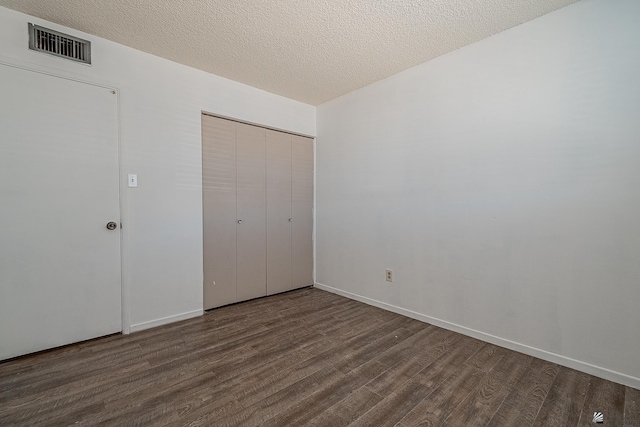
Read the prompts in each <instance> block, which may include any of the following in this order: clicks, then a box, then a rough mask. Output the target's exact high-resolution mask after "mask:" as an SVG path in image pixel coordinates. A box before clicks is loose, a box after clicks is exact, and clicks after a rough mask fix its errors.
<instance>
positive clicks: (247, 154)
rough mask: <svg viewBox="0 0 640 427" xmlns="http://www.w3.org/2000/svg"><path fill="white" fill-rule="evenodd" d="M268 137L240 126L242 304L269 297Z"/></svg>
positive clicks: (239, 273)
mask: <svg viewBox="0 0 640 427" xmlns="http://www.w3.org/2000/svg"><path fill="white" fill-rule="evenodd" d="M265 135H266V130H265V129H263V128H259V127H257V126H251V125H245V124H242V123H237V124H236V150H237V151H236V153H237V158H236V166H237V180H238V181H237V207H238V208H237V209H238V213H237V221H238V224H237V292H238V301H244V300H247V299H251V298H256V297H260V296H265V295H266V294H267V229H266V205H267V200H266V199H267V197H266V165H265V156H266V152H265V151H266V149H265Z"/></svg>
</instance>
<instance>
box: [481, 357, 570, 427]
mask: <svg viewBox="0 0 640 427" xmlns="http://www.w3.org/2000/svg"><path fill="white" fill-rule="evenodd" d="M559 368H560V367H559V366H558V365H556V364H555V363H551V362H546V361H544V360H541V359H534V360H532V361H531V364H530V365H529V366H528V367H527V372H526V373H525V375H524V376H523V377H522V378H521V379H520V381H519V382H518V383H517V384H516V385H515V386H514V388H513V391H512V392H511V393H510V394H509V396H507V398H506V399H505V400H504V401H503V402H502V405H500V408H499V410H498V412H497V413H496V414H495V415H494V416H493V418H492V419H491V421H490V422H489V424H488V425H487V426H488V427H498V426H521V427H528V426H531V425H532V424H533V422H534V421H535V419H536V416H537V415H538V411H539V410H540V407H541V406H542V403H543V402H544V400H545V398H546V397H547V393H548V392H549V389H550V388H551V385H552V384H553V381H554V380H555V378H556V375H557V374H558V370H559Z"/></svg>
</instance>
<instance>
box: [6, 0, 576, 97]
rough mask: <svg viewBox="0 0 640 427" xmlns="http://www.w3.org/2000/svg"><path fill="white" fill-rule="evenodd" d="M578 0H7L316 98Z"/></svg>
mask: <svg viewBox="0 0 640 427" xmlns="http://www.w3.org/2000/svg"><path fill="white" fill-rule="evenodd" d="M575 1H576V0H267V1H261V0H115V1H109V0H107V1H105V0H46V1H43V0H0V6H6V7H8V8H11V9H15V10H18V11H20V12H25V13H27V14H30V15H34V16H37V17H39V18H43V19H46V20H48V21H52V22H55V23H58V24H62V25H65V26H67V27H71V28H75V29H77V30H81V31H84V32H87V33H90V34H94V35H96V36H100V37H103V38H106V39H109V40H112V41H115V42H118V43H121V44H124V45H127V46H130V47H133V48H135V49H139V50H142V51H144V52H149V53H152V54H154V55H157V56H160V57H163V58H167V59H170V60H173V61H176V62H179V63H182V64H186V65H189V66H192V67H194V68H199V69H201V70H204V71H208V72H210V73H213V74H217V75H219V76H223V77H227V78H229V79H232V80H236V81H239V82H242V83H246V84H248V85H251V86H254V87H257V88H261V89H264V90H267V91H269V92H273V93H277V94H279V95H283V96H286V97H289V98H293V99H297V100H299V101H303V102H306V103H309V104H313V105H318V104H321V103H323V102H325V101H328V100H330V99H333V98H336V97H338V96H340V95H343V94H345V93H348V92H351V91H353V90H355V89H358V88H360V87H363V86H366V85H367V84H370V83H373V82H375V81H377V80H380V79H383V78H385V77H387V76H390V75H392V74H395V73H398V72H400V71H402V70H405V69H407V68H410V67H412V66H414V65H418V64H420V63H422V62H425V61H427V60H429V59H432V58H434V57H436V56H439V55H442V54H444V53H447V52H450V51H452V50H455V49H458V48H460V47H462V46H465V45H468V44H470V43H473V42H475V41H478V40H481V39H483V38H485V37H488V36H490V35H492V34H496V33H498V32H500V31H503V30H506V29H508V28H511V27H513V26H516V25H518V24H521V23H523V22H526V21H529V20H531V19H534V18H536V17H538V16H541V15H544V14H545V13H549V12H551V11H553V10H556V9H559V8H561V7H563V6H566V5H568V4H570V3H574V2H575Z"/></svg>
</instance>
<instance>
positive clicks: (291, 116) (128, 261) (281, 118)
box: [0, 7, 316, 330]
mask: <svg viewBox="0 0 640 427" xmlns="http://www.w3.org/2000/svg"><path fill="white" fill-rule="evenodd" d="M28 22H32V23H34V24H40V25H44V26H47V27H49V28H52V29H56V30H60V31H63V32H68V33H70V34H72V35H77V36H79V37H82V38H85V39H87V40H90V41H91V42H92V58H93V65H92V66H86V65H80V64H76V63H73V62H70V61H65V60H62V59H59V58H55V57H52V56H49V55H45V54H41V53H37V52H33V51H29V50H28V49H27V47H28V33H27V23H28ZM0 40H2V43H0V62H2V63H5V64H12V65H18V66H23V67H27V68H30V69H35V70H39V71H45V72H48V73H51V74H54V75H59V76H64V77H69V78H72V79H77V80H81V81H87V82H90V83H94V84H100V85H105V86H108V87H114V88H116V89H118V91H119V97H120V98H119V102H120V134H121V137H120V146H121V161H122V163H121V164H122V170H121V173H122V182H123V183H124V184H125V185H122V188H121V205H122V219H123V225H124V228H123V251H124V252H123V258H124V260H123V268H124V274H123V276H124V277H123V278H124V285H125V286H124V290H125V299H126V304H125V307H124V309H125V312H126V313H127V316H126V319H125V329H128V328H129V326H131V328H132V329H133V330H136V329H142V328H145V327H149V326H153V325H155V324H158V323H162V322H168V321H172V320H177V319H179V318H181V317H188V316H193V315H197V314H199V313H200V312H201V310H202V202H201V201H202V198H201V197H202V195H201V133H200V114H201V111H203V110H204V111H208V112H211V113H217V114H221V115H225V116H229V117H234V118H237V119H241V120H245V121H249V122H253V123H258V124H262V125H266V126H270V127H275V128H279V129H284V130H289V131H293V132H298V133H302V134H307V135H315V119H316V117H315V107H313V106H310V105H307V104H303V103H300V102H296V101H293V100H290V99H286V98H283V97H280V96H276V95H273V94H271V93H268V92H264V91H261V90H258V89H255V88H252V87H249V86H246V85H243V84H240V83H237V82H233V81H230V80H227V79H224V78H221V77H218V76H214V75H211V74H207V73H204V72H201V71H198V70H195V69H192V68H188V67H185V66H183V65H179V64H176V63H174V62H171V61H167V60H164V59H161V58H158V57H155V56H152V55H148V54H145V53H142V52H139V51H136V50H134V49H130V48H127V47H125V46H122V45H118V44H115V43H112V42H109V41H106V40H103V39H99V38H97V37H93V36H90V35H87V34H83V33H80V32H77V31H74V30H70V29H68V28H64V27H61V26H58V25H55V24H52V23H48V22H45V21H42V20H40V19H37V18H33V17H30V16H27V15H24V14H21V13H17V12H14V11H12V10H9V9H5V8H1V7H0ZM0 102H11V100H0ZM127 173H137V174H138V181H139V182H138V185H139V187H138V188H136V189H130V188H127V187H126V181H127V180H126V174H127Z"/></svg>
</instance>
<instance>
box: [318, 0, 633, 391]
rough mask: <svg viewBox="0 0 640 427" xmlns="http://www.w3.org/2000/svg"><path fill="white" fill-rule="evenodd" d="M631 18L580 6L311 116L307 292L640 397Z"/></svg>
mask: <svg viewBox="0 0 640 427" xmlns="http://www.w3.org/2000/svg"><path fill="white" fill-rule="evenodd" d="M639 22H640V2H639V1H637V0H616V1H613V0H583V1H581V2H579V3H576V4H574V5H572V6H569V7H567V8H564V9H561V10H559V11H557V12H554V13H552V14H549V15H546V16H543V17H541V18H539V19H537V20H535V21H532V22H529V23H526V24H524V25H521V26H519V27H516V28H514V29H511V30H509V31H506V32H503V33H501V34H498V35H496V36H493V37H491V38H489V39H486V40H484V41H481V42H479V43H476V44H474V45H471V46H468V47H465V48H463V49H460V50H458V51H455V52H452V53H450V54H447V55H445V56H442V57H440V58H437V59H435V60H432V61H430V62H427V63H425V64H422V65H420V66H418V67H415V68H413V69H410V70H407V71H405V72H403V73H400V74H397V75H395V76H392V77H390V78H387V79H385V80H383V81H380V82H378V83H375V84H373V85H370V86H368V87H365V88H363V89H361V90H358V91H356V92H352V93H350V94H347V95H345V96H343V97H341V98H338V99H336V100H333V101H331V102H328V103H326V104H324V105H321V106H320V107H318V114H317V122H318V139H317V184H316V185H317V247H316V250H317V281H318V282H320V283H321V284H324V285H326V287H331V288H330V289H331V290H333V291H336V292H341V293H343V294H346V295H349V296H352V297H354V298H359V299H361V300H365V301H368V302H370V303H373V304H377V305H380V306H384V307H386V308H391V309H394V310H396V311H399V312H403V313H405V314H409V315H412V316H414V317H417V318H422V319H425V320H427V321H432V322H434V323H436V324H440V325H444V326H446V327H449V328H452V329H455V330H459V331H464V332H465V333H467V334H471V335H473V336H477V337H481V338H484V339H487V340H489V341H492V342H495V343H499V344H501V345H505V346H509V347H511V348H515V349H518V350H520V351H524V352H527V353H529V354H534V355H536V356H539V357H543V358H546V359H548V360H553V361H556V362H559V363H562V364H565V365H568V366H572V367H575V368H578V369H581V370H584V371H587V372H590V373H593V374H596V375H600V376H603V377H605V378H609V379H613V380H615V381H618V382H623V383H626V384H629V385H633V386H635V387H640V339H639V337H640V80H639V79H640V49H639V46H640V25H638V23H639ZM386 268H391V269H393V270H394V275H395V280H394V282H393V283H392V284H390V283H387V282H385V269H386Z"/></svg>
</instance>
